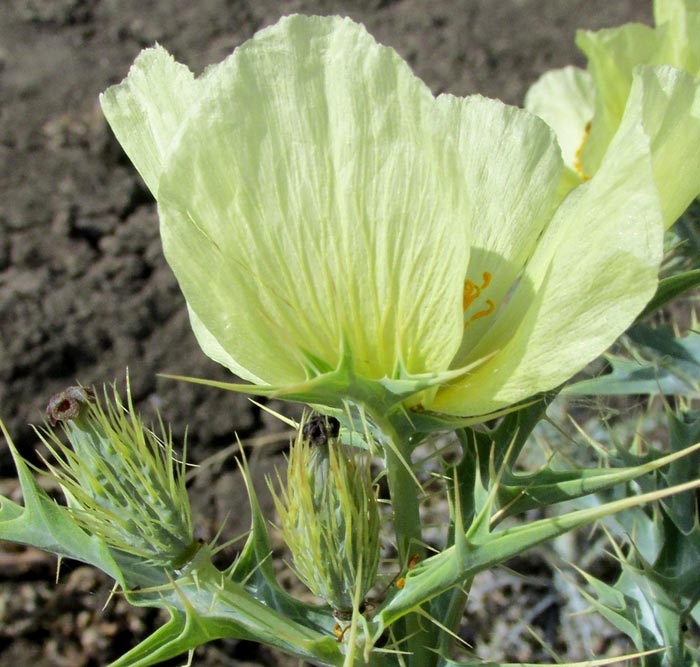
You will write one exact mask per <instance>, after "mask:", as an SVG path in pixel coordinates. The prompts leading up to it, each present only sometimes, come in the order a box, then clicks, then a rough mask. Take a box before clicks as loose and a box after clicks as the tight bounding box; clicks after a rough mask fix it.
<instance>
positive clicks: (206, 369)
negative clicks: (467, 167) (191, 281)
mask: <svg viewBox="0 0 700 667" xmlns="http://www.w3.org/2000/svg"><path fill="white" fill-rule="evenodd" d="M2 4H3V7H2V12H1V14H2V16H1V18H0V91H1V93H0V95H1V99H2V106H1V107H0V160H2V163H3V168H2V170H1V171H0V193H1V195H2V196H1V197H0V406H1V407H0V416H1V417H2V419H3V420H4V421H5V423H6V425H7V426H8V428H9V430H10V432H11V433H12V435H13V437H14V438H15V442H16V443H17V445H18V446H19V448H20V450H21V451H22V453H23V454H25V455H27V456H28V457H31V456H32V452H33V450H34V447H35V440H36V439H35V436H34V434H33V432H32V430H31V429H30V427H29V426H28V423H31V422H34V423H36V422H39V421H40V420H41V419H42V410H43V407H44V405H45V404H46V400H47V398H48V397H49V396H51V395H52V394H53V393H54V392H56V391H58V390H60V389H63V388H65V387H66V386H67V385H71V384H75V382H76V380H77V381H79V382H81V383H83V384H93V383H95V384H97V383H103V382H105V381H106V382H110V381H113V380H115V379H117V380H120V381H123V378H124V375H125V369H126V367H127V366H128V367H129V369H130V379H131V388H132V392H133V395H134V398H135V400H136V401H137V403H138V405H139V408H140V409H141V410H142V411H144V412H145V413H146V414H153V410H154V409H155V408H157V409H159V410H160V411H161V413H162V415H163V417H164V418H165V419H166V420H167V421H170V422H172V424H173V429H174V434H175V437H176V438H178V439H180V440H181V439H182V437H183V435H184V431H185V427H186V426H187V425H188V426H189V430H188V433H189V436H188V437H189V443H190V453H191V457H192V458H193V459H194V460H196V461H199V460H202V459H204V458H205V457H207V456H208V455H210V454H212V453H214V452H216V451H219V450H220V449H221V448H223V447H224V446H226V445H228V444H230V443H231V442H232V441H233V440H234V433H238V434H239V435H240V437H242V438H248V437H253V436H255V435H259V434H261V433H269V432H272V431H278V432H279V431H282V427H281V426H280V425H279V424H275V423H274V420H272V419H270V418H269V417H268V416H266V415H265V413H263V412H261V411H260V410H259V409H258V408H257V407H255V406H253V405H252V404H251V403H249V402H248V401H247V400H246V399H244V398H241V397H238V396H236V395H233V394H230V393H227V392H221V391H215V390H211V389H206V388H201V387H196V386H193V385H189V384H184V383H178V382H174V381H171V380H166V379H162V378H158V377H157V375H156V374H157V373H159V372H171V373H177V374H183V375H195V376H205V377H209V378H217V379H223V380H226V379H230V376H229V375H228V374H227V372H226V371H224V370H223V369H221V368H219V367H218V366H217V365H216V364H214V363H213V362H211V361H209V360H208V359H207V358H206V357H204V355H203V354H202V353H201V352H200V351H199V348H198V347H197V344H196V342H195V340H194V337H193V335H192V334H191V332H190V329H189V325H188V321H187V315H186V312H185V308H184V301H183V298H182V296H181V295H180V294H179V291H178V288H177V284H176V282H175V280H174V278H173V276H172V274H171V273H170V271H169V269H168V267H167V265H166V263H165V261H164V259H163V255H162V252H161V248H160V243H159V239H158V229H157V223H156V216H155V210H154V205H153V201H152V200H151V197H150V196H149V194H148V193H147V191H146V190H145V187H144V186H143V184H142V183H141V181H140V179H139V177H138V176H137V174H136V172H135V171H134V169H133V168H132V167H131V166H130V164H129V162H128V160H127V159H126V158H125V156H124V155H123V153H122V151H121V149H120V148H119V146H118V145H117V143H116V142H115V140H114V139H113V138H112V136H111V134H110V131H109V129H108V128H107V126H106V124H105V121H104V119H103V118H102V115H101V113H100V110H99V107H98V104H97V96H98V94H99V92H100V91H102V90H103V89H104V88H106V87H107V86H108V85H110V84H112V83H114V82H116V81H118V80H120V79H121V78H122V77H124V76H125V75H126V72H127V70H128V67H129V65H130V63H131V62H132V60H133V59H134V57H135V56H136V55H137V53H138V52H139V50H140V49H141V48H143V47H145V46H149V45H152V44H153V42H155V41H158V42H160V43H161V44H163V45H164V46H165V47H166V48H168V49H169V50H170V51H171V52H172V53H174V55H175V56H176V57H177V58H178V59H179V60H181V61H183V62H185V63H187V64H188V65H189V66H190V67H191V68H192V69H193V70H194V71H196V72H200V71H201V70H202V69H203V68H204V67H205V66H206V65H207V64H209V63H212V62H216V61H218V60H220V59H222V58H223V57H224V56H225V55H226V54H228V53H229V52H230V51H231V50H232V49H233V48H235V47H236V46H237V45H239V44H240V43H241V42H243V41H244V40H245V39H247V38H248V37H250V36H251V35H252V34H253V33H254V32H255V31H256V30H258V29H259V28H262V27H264V26H265V25H268V24H270V23H273V22H275V21H276V19H277V18H278V17H280V16H281V15H283V14H288V13H293V12H301V13H307V14H312V13H321V14H332V13H339V14H345V15H349V16H351V17H353V18H355V19H357V20H359V21H362V22H363V23H365V24H366V25H367V27H368V29H369V30H370V32H371V33H373V34H374V35H375V36H376V37H377V38H378V39H379V40H380V41H382V42H384V43H386V44H390V45H392V46H394V47H395V48H396V49H397V50H398V51H399V52H400V53H401V55H402V56H403V57H404V58H406V59H407V60H408V62H409V63H410V64H411V65H412V66H413V67H414V69H415V71H416V73H417V74H418V75H419V76H421V77H422V78H424V79H425V80H426V81H427V82H428V84H429V85H430V86H431V87H432V89H433V90H434V91H435V92H436V93H437V92H442V91H449V92H451V93H454V94H457V95H465V94H469V93H476V92H479V93H482V94H484V95H487V96H492V97H499V98H501V99H504V100H505V101H507V102H510V103H514V104H518V103H519V102H520V101H521V100H522V97H523V94H524V92H525V90H526V89H527V87H528V85H530V84H531V83H532V82H533V81H534V80H535V79H536V77H537V76H538V75H539V74H540V73H541V72H543V71H544V70H546V69H549V68H552V67H558V66H563V65H565V64H569V63H575V64H582V59H581V57H580V55H579V54H578V53H577V51H576V49H575V46H574V43H573V36H574V30H575V28H577V27H587V28H598V27H604V26H612V25H617V24H619V23H622V22H625V21H628V20H634V19H636V20H642V21H645V22H650V20H651V7H650V5H651V2H650V1H649V2H648V3H646V2H644V3H640V2H639V1H638V0H617V2H614V3H611V2H609V0H569V1H568V2H561V0H444V1H442V2H441V1H439V0H438V1H435V0H432V1H431V0H354V1H351V0H347V1H345V2H341V1H333V0H289V1H280V0H201V1H199V2H191V1H187V0H149V1H144V0H4V2H3V3H2ZM284 409H285V410H286V411H289V408H288V407H285V408H284ZM283 439H284V438H281V440H283ZM260 467H261V468H268V464H267V463H266V462H265V461H263V460H262V459H261V462H260ZM13 478H14V471H13V468H12V465H11V462H10V458H9V453H8V450H7V448H6V447H1V448H0V492H1V493H4V494H7V495H13V494H15V493H16V485H15V484H14V482H13ZM192 493H193V503H194V505H195V507H196V509H197V512H198V517H199V524H198V526H199V530H200V533H201V534H202V537H204V538H205V539H206V538H209V537H211V536H212V535H213V533H214V532H215V531H216V530H217V528H218V525H219V524H220V522H221V521H222V520H223V518H224V517H225V516H226V514H227V512H228V509H229V508H231V507H239V506H241V505H242V504H243V503H244V501H243V499H242V498H241V493H242V487H241V484H240V479H239V478H238V477H237V473H236V472H235V466H234V465H233V464H232V463H231V462H230V461H228V462H224V463H223V464H221V465H219V466H217V467H216V468H210V469H209V470H208V472H207V474H205V475H202V476H201V477H200V478H199V479H198V481H197V482H196V483H195V484H194V485H193V489H192ZM245 525H246V521H245V517H240V516H237V517H236V518H235V520H233V519H230V520H229V523H228V524H227V528H226V533H227V534H230V535H234V534H236V533H239V532H240V531H241V530H243V529H244V528H245ZM3 548H4V549H5V550H4V551H0V623H1V625H0V664H2V665H28V664H33V665H35V667H49V666H52V667H58V666H70V667H83V666H85V667H88V666H96V665H103V664H106V663H107V662H108V661H109V660H110V659H114V658H115V657H117V656H118V655H119V654H120V652H121V651H122V650H123V649H124V648H125V647H128V646H130V645H132V644H133V643H135V642H136V641H137V640H138V638H139V637H143V636H145V634H147V632H148V631H149V629H150V628H152V627H153V625H154V623H156V622H157V621H158V618H157V616H158V615H157V614H156V613H155V612H151V611H144V610H139V611H138V612H135V611H133V610H130V609H128V608H127V605H125V604H124V603H123V602H122V601H120V600H118V599H117V600H116V602H112V603H110V605H109V606H108V607H107V608H106V610H104V611H102V606H103V604H104V602H105V601H106V599H107V597H108V594H109V584H108V582H106V581H105V579H104V578H103V577H101V576H99V575H97V574H95V573H93V572H92V571H91V570H90V569H88V568H83V567H76V566H74V564H64V566H63V570H62V575H61V578H60V582H59V584H58V585H56V584H55V583H54V577H55V562H54V559H52V558H46V557H44V556H42V555H41V554H39V553H36V552H33V551H27V550H16V549H14V548H12V547H10V546H7V545H6V546H4V547H3ZM479 622H483V623H485V630H486V631H488V623H489V621H488V619H487V618H486V617H485V618H484V619H482V620H481V621H480V620H479V619H478V618H477V619H475V623H477V627H476V628H473V635H474V636H473V637H472V639H473V640H478V637H479V636H480V634H481V629H480V628H479V627H478V623H479ZM491 639H493V638H491ZM512 657H513V658H515V659H521V660H522V659H527V657H528V656H525V657H522V656H512ZM246 661H255V662H256V664H280V663H279V662H278V658H277V657H275V656H271V654H269V653H267V652H266V651H265V650H259V649H258V648H257V647H255V646H250V645H248V644H245V643H236V642H221V643H218V644H216V645H215V646H212V647H211V648H209V649H207V650H206V651H202V652H201V653H200V654H198V657H197V658H196V659H195V663H196V664H198V665H209V666H210V667H213V666H214V665H242V664H250V663H246Z"/></svg>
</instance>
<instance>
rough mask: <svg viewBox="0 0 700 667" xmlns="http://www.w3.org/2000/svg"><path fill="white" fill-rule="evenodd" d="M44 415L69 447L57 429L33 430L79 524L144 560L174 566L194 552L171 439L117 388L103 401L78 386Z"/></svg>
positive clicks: (196, 545) (195, 544)
mask: <svg viewBox="0 0 700 667" xmlns="http://www.w3.org/2000/svg"><path fill="white" fill-rule="evenodd" d="M46 414H47V418H48V420H49V422H50V423H51V425H52V426H55V425H56V424H57V423H58V422H61V424H62V426H63V430H64V431H65V433H66V435H67V438H68V441H69V443H70V446H68V445H65V444H64V443H63V442H62V441H61V440H60V438H59V437H58V436H57V435H56V433H55V432H53V431H51V430H49V429H43V430H41V431H38V433H39V436H40V438H41V439H42V440H43V442H44V443H45V444H46V446H47V447H48V448H49V450H50V451H51V454H52V455H53V457H54V458H55V460H56V463H55V464H52V463H48V462H47V467H48V468H49V471H50V473H51V474H52V476H53V477H54V478H55V479H56V480H57V481H58V482H59V484H60V485H61V487H62V489H63V491H64V493H65V495H66V499H67V502H68V506H69V507H70V508H71V510H72V512H73V514H74V516H75V518H76V520H77V521H78V522H79V523H80V524H81V525H82V527H83V528H84V529H85V530H87V531H88V532H89V533H92V534H94V535H97V536H98V537H100V538H102V539H103V540H104V541H105V542H106V543H107V544H108V545H109V546H110V547H112V548H114V549H117V550H119V551H122V552H125V553H128V554H132V555H135V556H138V557H140V558H144V559H145V560H147V561H148V562H149V563H152V564H154V565H159V566H163V567H167V568H175V569H176V568H179V567H182V566H183V565H184V564H185V563H187V562H188V561H189V560H190V559H191V557H192V556H193V555H194V553H195V552H196V551H197V549H198V548H199V542H198V541H196V540H195V539H194V538H193V530H192V515H191V511H190V504H189V498H188V496H187V492H186V490H185V481H184V475H183V468H184V465H185V463H184V461H182V462H176V461H175V459H174V457H173V448H172V438H171V436H170V433H169V432H167V431H166V429H165V427H164V425H163V423H162V422H161V423H160V426H161V431H162V435H161V437H158V436H157V435H156V434H155V433H154V432H153V431H151V430H149V429H147V428H146V427H145V426H144V425H143V423H142V422H141V420H140V419H139V417H138V416H137V415H136V414H135V413H134V410H133V404H132V401H131V396H130V395H128V399H127V405H126V407H125V406H124V404H123V403H122V401H121V399H120V397H119V395H118V393H117V391H116V389H114V390H113V397H110V396H109V395H108V393H107V391H106V390H105V393H104V398H103V400H102V401H100V400H99V399H98V398H96V397H95V393H94V392H93V391H91V390H89V389H85V388H83V387H70V388H68V389H66V390H65V391H63V392H60V393H59V394H56V395H55V396H53V397H52V398H51V400H50V401H49V404H48V406H47V408H46Z"/></svg>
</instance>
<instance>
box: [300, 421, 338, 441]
mask: <svg viewBox="0 0 700 667" xmlns="http://www.w3.org/2000/svg"><path fill="white" fill-rule="evenodd" d="M339 434H340V422H339V421H338V420H337V419H336V418H335V417H327V416H326V415H319V414H315V415H312V416H311V417H310V418H309V420H308V421H307V422H306V423H305V424H304V426H303V427H302V430H301V435H302V437H303V438H304V440H308V441H309V442H310V443H311V444H312V445H315V446H317V447H320V446H322V445H327V444H328V441H329V440H331V439H333V438H337V437H338V435H339Z"/></svg>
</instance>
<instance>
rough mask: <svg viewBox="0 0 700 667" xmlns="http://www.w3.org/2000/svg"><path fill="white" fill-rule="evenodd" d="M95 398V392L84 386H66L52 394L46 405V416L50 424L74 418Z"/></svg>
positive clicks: (54, 424)
mask: <svg viewBox="0 0 700 667" xmlns="http://www.w3.org/2000/svg"><path fill="white" fill-rule="evenodd" d="M94 400H95V393H94V392H93V391H92V389H87V388H86V387H68V389H64V390H63V391H60V392H58V394H54V395H53V396H52V397H51V398H50V399H49V403H48V405H47V406H46V418H47V419H48V420H49V424H51V426H56V424H58V422H64V421H69V420H71V419H75V418H76V417H77V416H78V415H79V414H80V411H81V410H82V408H83V407H84V406H85V405H87V404H88V403H90V402H92V401H94Z"/></svg>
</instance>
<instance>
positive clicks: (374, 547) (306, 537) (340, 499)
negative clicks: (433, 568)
mask: <svg viewBox="0 0 700 667" xmlns="http://www.w3.org/2000/svg"><path fill="white" fill-rule="evenodd" d="M338 433H339V425H338V422H337V421H336V420H334V419H333V418H327V417H324V416H318V415H317V416H314V417H311V418H310V419H308V420H307V421H305V422H303V423H302V425H301V427H300V429H299V432H298V434H297V437H296V439H295V441H294V442H293V443H292V447H291V450H290V453H289V459H288V461H287V482H286V486H285V485H283V483H282V482H281V480H279V482H280V492H279V494H278V493H277V492H276V491H275V490H274V489H272V494H273V497H274V501H275V506H276V508H277V513H278V514H279V517H280V528H281V530H282V535H283V537H284V540H285V542H286V543H287V546H288V547H289V549H290V551H291V552H292V556H293V565H292V566H293V569H294V571H295V573H296V574H297V576H298V577H299V579H300V580H301V581H302V582H303V583H304V584H305V585H306V586H307V587H308V588H309V590H311V592H312V593H314V595H316V596H318V597H320V598H323V599H324V600H326V601H327V602H328V604H329V605H330V606H331V607H332V608H333V610H334V613H335V614H336V616H338V617H343V616H347V615H348V614H350V613H352V609H353V599H354V598H355V592H356V590H357V588H358V587H359V589H360V597H361V598H362V599H364V597H365V596H366V595H367V593H368V592H369V590H370V588H372V586H373V585H374V582H375V579H376V576H377V567H378V564H379V528H380V517H379V509H378V504H377V498H376V495H375V489H374V487H373V484H372V476H371V471H370V462H369V457H368V456H367V455H366V454H365V453H364V452H362V451H361V450H359V449H358V448H357V447H352V446H344V445H342V444H341V443H340V441H339V439H338V437H337V436H338ZM321 441H322V444H315V443H320V442H321ZM271 488H272V485H271Z"/></svg>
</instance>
